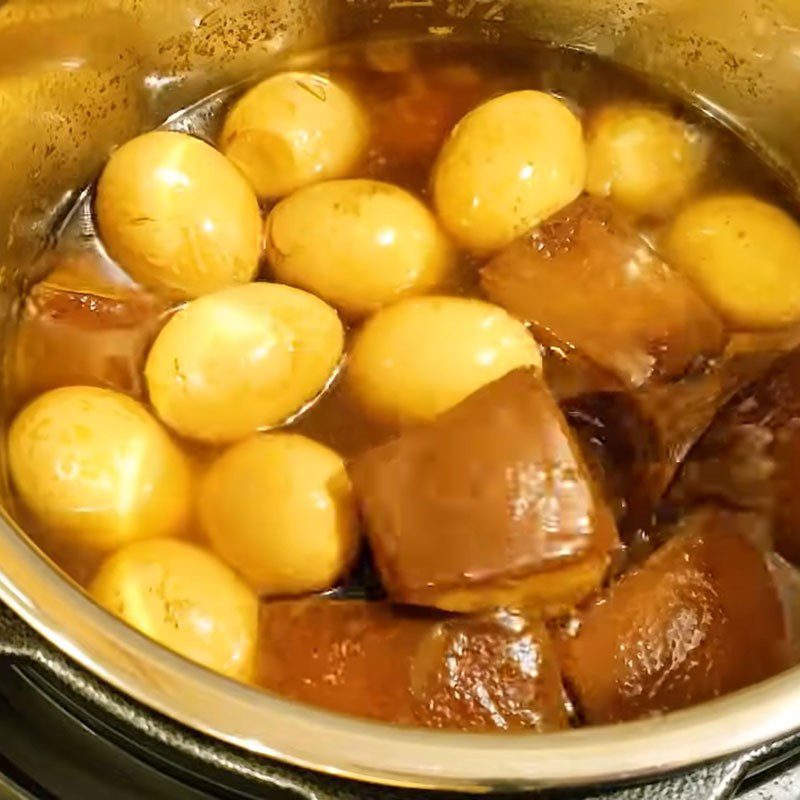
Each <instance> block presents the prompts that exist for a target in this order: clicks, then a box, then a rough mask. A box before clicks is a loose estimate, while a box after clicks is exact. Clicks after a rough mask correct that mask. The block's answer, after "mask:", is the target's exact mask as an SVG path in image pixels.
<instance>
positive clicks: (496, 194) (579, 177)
mask: <svg viewBox="0 0 800 800" xmlns="http://www.w3.org/2000/svg"><path fill="white" fill-rule="evenodd" d="M585 179H586V147H585V145H584V141H583V130H582V128H581V123H580V120H578V118H577V117H576V116H575V115H574V114H573V113H572V111H570V110H569V108H568V107H567V106H566V105H565V104H564V103H562V102H561V101H560V100H558V99H557V98H555V97H553V96H552V95H549V94H545V93H544V92H536V91H519V92H510V93H509V94H504V95H501V96H500V97H496V98H494V99H493V100H489V101H488V102H486V103H484V104H483V105H480V106H478V107H477V108H476V109H474V110H473V111H471V112H470V113H469V114H467V115H466V116H465V117H464V118H463V119H462V120H461V121H460V122H459V123H458V124H457V125H456V127H455V128H454V129H453V131H452V132H451V134H450V137H449V138H448V140H447V141H446V142H445V144H444V146H443V147H442V150H441V152H440V153H439V157H438V159H437V161H436V164H435V166H434V170H433V177H432V189H433V199H434V205H435V207H436V211H437V213H438V215H439V219H440V221H441V223H442V225H443V227H444V229H445V230H446V231H447V232H448V233H449V234H450V235H451V236H452V237H453V238H454V239H455V240H456V241H457V242H459V243H460V244H462V245H463V246H465V247H467V248H469V249H471V250H473V251H476V252H489V251H493V250H498V249H500V248H502V247H505V245H507V244H509V243H510V242H511V241H512V240H513V239H514V238H515V237H517V236H518V235H520V234H521V233H524V232H525V231H526V230H528V229H529V228H532V227H533V226H534V225H537V224H538V223H539V222H541V221H542V220H543V219H545V218H546V217H548V216H550V215H551V214H554V213H555V212H556V211H558V210H560V209H561V208H563V207H564V206H566V205H568V204H569V203H571V202H572V201H573V200H574V199H575V198H576V197H577V196H578V195H579V194H580V193H581V192H582V191H583V188H584V182H585Z"/></svg>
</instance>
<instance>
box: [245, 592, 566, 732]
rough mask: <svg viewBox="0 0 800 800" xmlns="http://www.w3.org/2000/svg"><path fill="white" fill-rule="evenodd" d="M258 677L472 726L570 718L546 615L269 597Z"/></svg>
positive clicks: (319, 696) (393, 714) (347, 701)
mask: <svg viewBox="0 0 800 800" xmlns="http://www.w3.org/2000/svg"><path fill="white" fill-rule="evenodd" d="M262 632H263V634H264V635H266V636H268V637H269V641H270V642H272V644H273V646H272V647H271V648H269V649H268V650H265V651H264V652H263V653H262V655H261V658H260V661H259V665H258V681H259V683H260V684H261V685H263V686H264V687H265V688H267V689H271V690H273V691H276V692H278V693H279V694H281V695H284V696H286V697H291V698H292V699H295V700H301V701H303V702H306V703H312V704H314V705H318V706H322V707H324V708H327V709H330V710H333V711H340V712H342V713H347V714H357V715H359V716H365V717H370V718H372V719H378V720H382V721H384V722H396V723H400V724H404V725H411V724H414V725H423V726H425V727H429V728H442V729H456V730H469V731H491V730H504V731H525V730H529V731H553V730H558V729H560V728H564V727H566V725H567V715H566V712H565V707H564V695H563V692H562V688H561V679H560V675H559V669H558V665H557V662H556V659H555V655H554V649H553V645H552V642H551V641H550V638H549V636H548V633H547V631H546V630H545V628H544V626H543V625H542V623H541V622H537V621H536V620H535V619H527V618H525V617H523V616H521V615H519V614H514V613H510V612H499V613H496V614H488V615H484V616H478V617H473V618H470V619H466V618H452V617H449V618H448V617H437V616H430V615H427V614H424V613H416V612H413V611H409V610H404V609H401V608H395V607H392V606H390V605H388V604H385V603H375V602H371V603H370V602H361V601H335V600H313V599H312V600H299V601H286V602H277V603H270V604H268V605H266V606H265V607H264V609H263V612H262Z"/></svg>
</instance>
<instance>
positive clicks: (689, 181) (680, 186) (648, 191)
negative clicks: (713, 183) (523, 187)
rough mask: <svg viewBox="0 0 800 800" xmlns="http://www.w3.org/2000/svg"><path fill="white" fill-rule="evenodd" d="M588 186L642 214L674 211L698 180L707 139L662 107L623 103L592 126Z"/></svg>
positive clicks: (589, 136) (706, 147)
mask: <svg viewBox="0 0 800 800" xmlns="http://www.w3.org/2000/svg"><path fill="white" fill-rule="evenodd" d="M587 149H588V155H589V168H588V174H587V178H586V189H587V191H588V192H589V193H590V194H593V195H596V196H599V197H610V198H611V199H612V200H614V201H615V202H616V203H618V204H619V205H620V206H622V207H624V208H626V209H628V210H629V211H632V212H634V213H637V214H643V215H653V216H660V215H664V214H666V213H669V212H670V211H671V210H672V209H673V208H674V207H675V206H676V205H677V204H678V203H679V202H680V201H681V200H683V199H684V198H685V197H686V196H687V195H688V194H689V193H690V192H691V190H692V189H693V188H694V187H695V185H696V184H697V179H698V178H699V177H700V175H701V173H702V171H703V168H704V166H705V163H706V159H707V155H708V143H707V141H706V139H705V138H704V137H703V136H702V134H701V133H700V132H699V131H698V130H697V129H696V128H695V127H694V126H692V125H689V124H687V123H686V122H684V121H683V120H680V119H677V118H675V117H673V116H672V115H670V114H668V113H666V112H664V111H661V110H660V109H658V108H653V107H650V106H643V105H638V104H621V105H614V106H609V107H607V108H605V109H603V110H602V111H601V112H600V113H599V114H598V115H597V116H596V117H595V118H594V120H593V121H592V123H591V124H590V126H589V133H588V143H587Z"/></svg>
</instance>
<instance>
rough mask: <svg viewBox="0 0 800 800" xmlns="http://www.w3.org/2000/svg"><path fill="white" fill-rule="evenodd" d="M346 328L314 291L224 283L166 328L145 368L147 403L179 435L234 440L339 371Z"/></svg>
mask: <svg viewBox="0 0 800 800" xmlns="http://www.w3.org/2000/svg"><path fill="white" fill-rule="evenodd" d="M343 347H344V329H343V327H342V323H341V321H340V320H339V317H338V316H337V314H336V312H335V311H334V310H333V309H332V308H331V307H330V306H329V305H328V304H327V303H325V302H324V301H322V300H320V299H319V298H317V297H315V296H314V295H311V294H309V293H308V292H304V291H302V290H301V289H295V288H293V287H291V286H282V285H279V284H274V283H251V284H247V285H245V286H236V287H233V288H230V289H224V290H223V291H221V292H216V293H215V294H211V295H206V296H205V297H201V298H199V299H197V300H194V301H193V302H191V303H189V304H187V305H186V306H184V308H182V309H181V310H180V311H178V312H177V314H175V316H173V317H172V319H170V321H169V322H168V323H167V324H166V325H165V326H164V328H163V329H162V331H161V333H160V334H159V335H158V337H157V338H156V341H155V343H154V344H153V347H152V348H151V350H150V353H149V355H148V358H147V363H146V365H145V378H146V380H147V387H148V391H149V393H150V400H151V402H152V403H153V406H154V407H155V409H156V412H157V413H158V415H159V416H160V417H161V419H162V420H163V421H164V422H166V423H167V425H169V426H170V427H171V428H173V429H174V430H176V431H178V432H179V433H180V434H182V435H184V436H187V437H189V438H192V439H199V440H202V441H207V442H231V441H234V440H236V439H241V438H243V437H245V436H247V435H249V434H251V433H254V432H255V431H258V430H261V429H263V428H268V427H271V426H274V425H278V424H280V423H283V422H285V421H286V420H287V418H289V417H290V416H292V415H293V414H294V413H295V412H297V411H299V410H300V409H301V408H302V407H303V406H304V404H305V403H307V402H308V401H310V400H312V399H313V398H314V397H315V396H316V395H317V394H318V393H319V392H320V391H321V390H322V389H323V388H324V387H325V385H326V384H327V383H328V381H329V380H330V379H331V377H332V376H333V373H334V372H335V370H336V367H337V365H338V362H339V359H340V358H341V355H342V350H343Z"/></svg>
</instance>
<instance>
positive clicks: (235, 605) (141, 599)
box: [89, 539, 258, 680]
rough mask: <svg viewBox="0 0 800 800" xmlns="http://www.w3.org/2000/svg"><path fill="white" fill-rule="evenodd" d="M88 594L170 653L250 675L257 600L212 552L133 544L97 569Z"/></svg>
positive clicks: (175, 544) (161, 542)
mask: <svg viewBox="0 0 800 800" xmlns="http://www.w3.org/2000/svg"><path fill="white" fill-rule="evenodd" d="M89 591H90V593H91V595H92V597H94V599H95V600H96V601H97V602H98V603H99V604H100V605H102V606H103V607H105V608H107V609H108V610H109V611H111V612H112V613H114V614H116V615H117V616H118V617H120V618H121V619H123V620H125V622H127V623H128V624H129V625H131V626H132V627H134V628H136V629H137V630H138V631H140V632H141V633H143V634H145V635H146V636H149V637H150V638H151V639H155V641H157V642H159V643H160V644H163V645H164V646H165V647H168V648H170V650H174V651H175V652H176V653H180V654H181V655H182V656H185V657H186V658H188V659H191V660H192V661H195V662H197V663H198V664H202V665H203V666H205V667H208V668H209V669H213V670H215V671H217V672H221V673H222V674H223V675H228V676H229V677H231V678H238V679H239V680H247V679H248V678H250V676H251V674H252V670H253V662H254V655H255V650H256V641H257V637H258V597H257V596H256V594H255V592H254V591H253V590H252V589H251V588H250V587H249V586H247V584H246V583H245V582H244V581H243V580H242V579H241V578H240V577H239V576H238V575H237V574H236V573H235V572H234V571H233V570H232V569H230V567H228V566H227V565H226V564H223V563H222V562H221V561H220V560H219V559H218V558H217V557H216V556H214V555H213V554H212V553H209V552H208V551H206V550H204V549H202V548H200V547H198V546H196V545H193V544H189V543H188V542H184V541H179V540H174V539H150V540H148V541H145V542H134V543H133V544H129V545H126V546H125V547H123V548H122V549H120V550H118V551H117V552H116V553H114V554H113V555H112V556H110V557H109V558H107V559H106V560H105V561H104V562H103V563H102V564H101V565H100V568H99V570H98V571H97V573H96V575H95V576H94V579H93V580H92V583H91V585H90V587H89Z"/></svg>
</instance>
